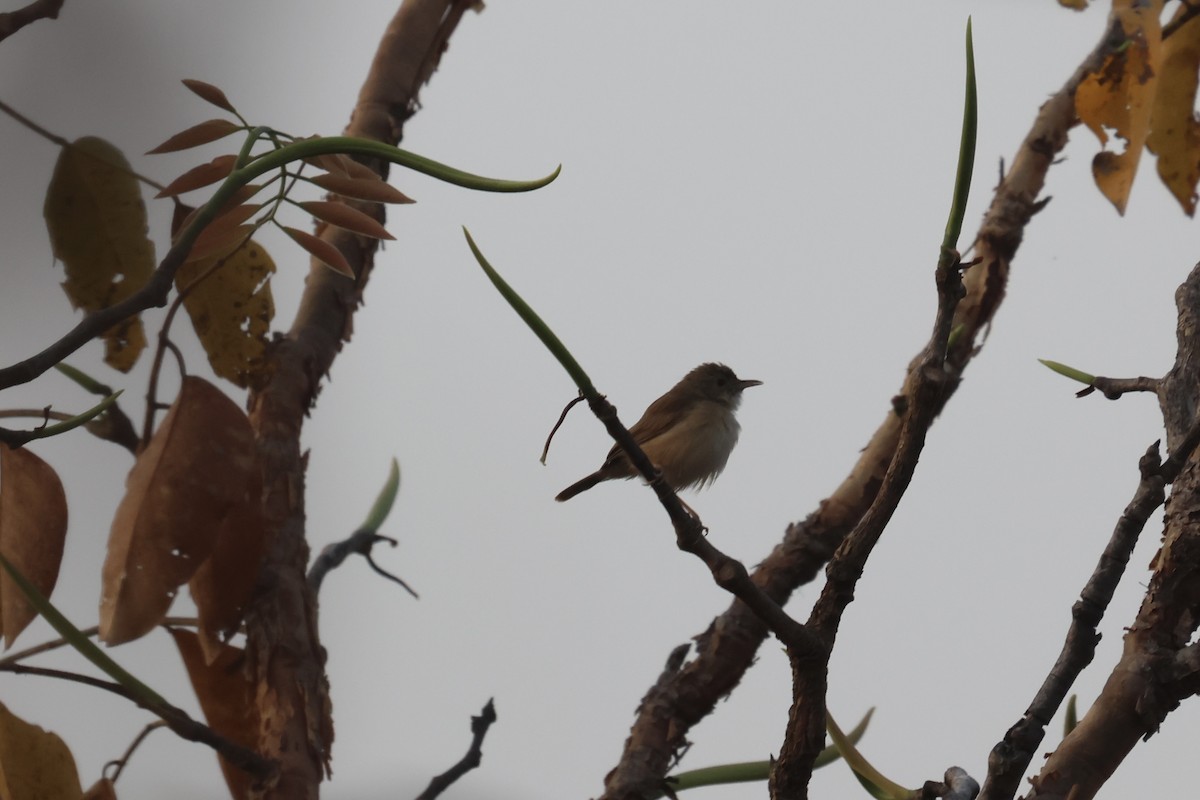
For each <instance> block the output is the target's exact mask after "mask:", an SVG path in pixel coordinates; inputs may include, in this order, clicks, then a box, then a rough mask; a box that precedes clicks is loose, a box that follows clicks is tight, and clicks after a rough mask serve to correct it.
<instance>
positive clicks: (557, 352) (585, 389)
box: [463, 226, 600, 400]
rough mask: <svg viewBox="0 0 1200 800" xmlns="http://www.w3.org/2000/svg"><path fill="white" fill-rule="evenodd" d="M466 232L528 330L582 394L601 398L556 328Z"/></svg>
mask: <svg viewBox="0 0 1200 800" xmlns="http://www.w3.org/2000/svg"><path fill="white" fill-rule="evenodd" d="M463 235H464V236H466V237H467V246H469V247H470V248H471V252H472V253H474V254H475V260H476V261H478V262H479V266H480V267H482V268H483V271H484V273H485V274H486V275H487V276H488V280H490V281H491V282H492V285H494V286H495V287H496V289H497V290H498V291H499V292H500V294H501V295H502V296H503V297H504V299H505V300H507V301H508V304H509V305H510V306H512V308H513V311H516V312H517V315H518V316H519V317H520V318H521V319H522V320H524V321H525V324H526V325H528V326H529V329H530V330H531V331H533V332H534V334H535V335H536V336H537V337H538V338H539V339H541V340H542V344H544V345H546V349H547V350H549V351H550V353H551V355H553V356H554V357H555V358H556V359H558V363H560V364H562V365H563V369H565V370H566V371H567V374H569V375H570V376H571V380H573V381H575V385H576V386H578V387H579V391H580V392H582V393H583V396H584V397H586V398H588V399H589V400H593V399H595V398H597V397H599V396H600V393H599V392H597V391H596V387H595V386H593V385H592V379H591V378H589V377H588V374H587V373H586V372H584V371H583V367H581V366H580V365H579V362H578V361H576V360H575V356H573V355H571V352H570V351H569V350H567V346H566V345H565V344H563V343H562V340H561V339H559V338H558V336H556V335H555V334H554V331H552V330H550V326H549V325H547V324H546V323H545V322H543V321H542V318H541V317H539V316H538V314H537V312H536V311H534V310H533V309H532V308H530V307H529V304H528V303H526V302H525V301H524V300H523V299H522V298H521V295H519V294H517V293H516V291H514V290H513V288H512V287H511V286H509V285H508V283H507V282H505V280H504V278H501V277H500V273H498V272H496V270H495V269H493V268H492V265H491V264H489V263H488V260H487V259H486V258H484V257H483V253H482V252H480V250H479V248H478V247H477V246H476V245H475V240H474V239H472V238H471V232H470V231H468V230H467V228H466V226H463Z"/></svg>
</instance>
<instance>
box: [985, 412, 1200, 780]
mask: <svg viewBox="0 0 1200 800" xmlns="http://www.w3.org/2000/svg"><path fill="white" fill-rule="evenodd" d="M1196 430H1197V431H1200V425H1198V426H1196ZM1192 447H1193V448H1194V447H1195V442H1193V443H1192ZM1138 468H1139V470H1140V472H1141V476H1142V477H1141V481H1140V482H1139V483H1138V486H1137V490H1136V491H1135V492H1134V495H1133V499H1132V500H1130V501H1129V505H1128V506H1126V507H1125V511H1124V513H1123V514H1121V518H1120V519H1118V520H1117V524H1116V527H1115V528H1114V529H1113V532H1112V536H1110V537H1109V540H1108V544H1107V545H1106V546H1105V548H1104V552H1103V553H1102V554H1101V556H1100V560H1099V562H1098V563H1097V564H1096V567H1095V569H1093V570H1092V575H1091V577H1089V578H1088V581H1087V583H1086V584H1085V585H1084V587H1083V591H1082V592H1080V595H1079V600H1077V601H1076V602H1075V605H1074V606H1072V607H1071V626H1070V628H1069V629H1068V630H1067V638H1066V641H1065V642H1063V646H1062V650H1061V651H1060V652H1059V654H1058V659H1057V660H1056V661H1055V662H1054V666H1053V667H1051V669H1050V671H1049V672H1048V673H1047V674H1046V679H1045V680H1044V681H1043V682H1042V686H1041V688H1039V689H1038V691H1037V694H1035V695H1034V697H1033V702H1032V703H1030V705H1029V708H1028V709H1027V710H1026V711H1025V714H1024V716H1022V717H1021V719H1020V720H1019V721H1018V722H1017V723H1016V724H1015V725H1013V726H1012V727H1011V728H1009V729H1008V732H1007V733H1005V734H1004V739H1003V740H1001V741H1000V742H999V743H997V744H996V746H995V747H993V748H992V752H991V755H990V756H989V757H988V774H987V778H985V779H984V782H983V791H982V793H981V794H980V800H988V799H989V798H991V800H999V798H1009V797H1012V796H1013V795H1014V794H1015V793H1016V791H1017V788H1018V787H1019V785H1020V782H1021V776H1023V775H1024V774H1025V770H1026V769H1028V767H1029V763H1030V762H1031V761H1032V760H1033V757H1034V756H1035V755H1037V752H1038V748H1039V746H1040V745H1041V743H1042V739H1043V738H1044V737H1045V728H1046V726H1047V725H1049V724H1050V720H1051V718H1052V717H1053V716H1054V714H1055V713H1057V711H1058V709H1059V706H1061V705H1062V702H1063V700H1064V699H1065V698H1066V696H1067V692H1069V691H1070V689H1071V686H1072V684H1074V683H1075V679H1076V678H1077V677H1078V676H1079V673H1080V672H1082V671H1083V670H1084V668H1085V667H1087V665H1088V664H1090V663H1092V659H1093V658H1094V657H1095V655H1096V645H1097V644H1099V642H1100V634H1099V633H1098V632H1097V630H1096V628H1097V627H1098V626H1099V624H1100V621H1101V620H1102V619H1103V618H1104V614H1105V612H1106V611H1107V610H1108V604H1109V603H1110V602H1112V598H1113V594H1114V592H1115V591H1116V588H1117V584H1118V583H1119V582H1120V580H1121V577H1122V575H1124V574H1125V567H1126V566H1127V565H1128V563H1129V558H1130V556H1131V555H1132V554H1133V548H1134V546H1135V545H1136V544H1137V540H1138V536H1139V535H1140V534H1141V532H1142V529H1143V528H1144V527H1145V526H1146V521H1147V520H1148V519H1149V518H1150V515H1151V514H1152V513H1154V511H1155V509H1157V508H1158V507H1159V506H1161V505H1162V504H1163V501H1164V500H1165V497H1166V495H1165V491H1164V486H1165V483H1166V481H1165V480H1164V478H1163V474H1162V473H1163V470H1162V465H1161V464H1160V463H1159V455H1158V442H1155V443H1154V444H1152V445H1150V447H1149V448H1147V450H1146V452H1145V454H1144V455H1143V456H1142V458H1141V461H1140V462H1139V464H1138Z"/></svg>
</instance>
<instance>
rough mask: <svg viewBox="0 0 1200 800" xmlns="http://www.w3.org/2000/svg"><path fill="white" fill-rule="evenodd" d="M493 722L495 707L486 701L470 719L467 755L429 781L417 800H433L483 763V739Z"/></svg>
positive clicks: (494, 719)
mask: <svg viewBox="0 0 1200 800" xmlns="http://www.w3.org/2000/svg"><path fill="white" fill-rule="evenodd" d="M495 721H496V706H495V705H494V704H493V703H492V701H491V700H488V701H487V705H485V706H484V707H483V711H482V712H480V714H479V716H477V717H471V746H470V747H468V748H467V754H466V755H464V756H463V757H462V758H461V759H459V761H458V763H457V764H455V765H454V766H453V767H451V768H450V769H448V770H446V771H445V772H443V773H442V774H441V775H438V776H437V777H436V778H434V779H433V780H431V781H430V782H429V786H428V787H426V789H425V791H423V792H421V793H420V794H419V795H417V800H433V798H435V797H437V796H438V795H440V794H441V793H442V792H444V791H446V789H448V788H449V787H450V785H451V784H453V783H454V782H455V781H457V780H458V779H459V778H461V777H462V776H463V775H466V774H467V773H468V772H470V771H471V770H473V769H475V768H476V767H478V766H479V765H480V763H481V762H482V761H483V737H484V736H487V732H488V728H490V727H491V726H492V723H493V722H495Z"/></svg>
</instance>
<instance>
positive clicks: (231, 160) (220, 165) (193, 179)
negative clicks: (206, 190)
mask: <svg viewBox="0 0 1200 800" xmlns="http://www.w3.org/2000/svg"><path fill="white" fill-rule="evenodd" d="M235 163H237V156H232V155H224V156H217V157H216V158H214V159H213V160H212V161H209V162H208V163H207V164H201V165H200V166H198V167H192V168H191V169H189V170H188V171H187V172H185V173H183V174H182V175H180V176H179V177H178V178H176V179H175V180H173V181H171V182H170V183H168V184H167V186H166V188H165V189H163V190H162V191H161V192H159V193H158V194H156V195H154V196H155V197H174V196H175V195H177V194H184V193H185V192H190V191H192V190H193V189H199V188H201V187H204V186H211V185H212V184H214V183H216V182H217V181H222V180H225V178H227V177H229V173H231V172H233V165H234V164H235Z"/></svg>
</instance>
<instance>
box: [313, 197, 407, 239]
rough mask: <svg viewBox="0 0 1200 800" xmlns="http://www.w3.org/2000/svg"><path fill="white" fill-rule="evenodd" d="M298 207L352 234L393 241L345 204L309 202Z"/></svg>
mask: <svg viewBox="0 0 1200 800" xmlns="http://www.w3.org/2000/svg"><path fill="white" fill-rule="evenodd" d="M300 207H301V208H303V209H304V210H305V211H307V212H308V213H309V214H312V215H313V216H314V217H316V218H317V219H319V220H324V221H325V222H328V223H329V224H331V225H336V226H338V227H339V228H345V229H346V230H348V231H352V232H353V233H359V234H362V235H363V236H370V237H371V238H373V239H395V238H396V237H395V236H392V235H391V234H390V233H388V232H387V229H386V228H384V227H383V226H382V225H380V224H379V221H378V220H376V219H375V218H374V217H370V216H368V215H366V214H364V213H363V212H361V211H359V210H358V209H357V208H351V207H350V206H348V205H346V204H345V203H335V202H332V201H329V200H309V201H307V202H304V203H300Z"/></svg>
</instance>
